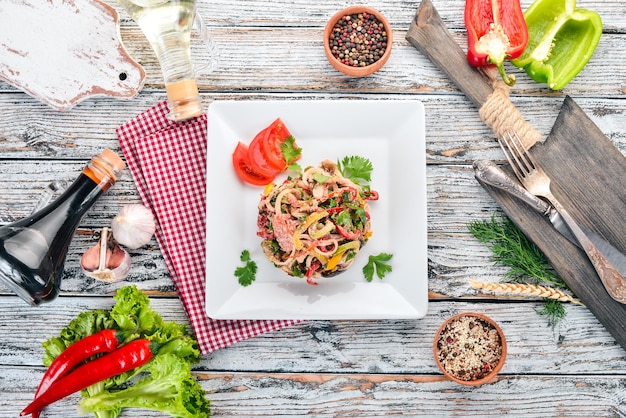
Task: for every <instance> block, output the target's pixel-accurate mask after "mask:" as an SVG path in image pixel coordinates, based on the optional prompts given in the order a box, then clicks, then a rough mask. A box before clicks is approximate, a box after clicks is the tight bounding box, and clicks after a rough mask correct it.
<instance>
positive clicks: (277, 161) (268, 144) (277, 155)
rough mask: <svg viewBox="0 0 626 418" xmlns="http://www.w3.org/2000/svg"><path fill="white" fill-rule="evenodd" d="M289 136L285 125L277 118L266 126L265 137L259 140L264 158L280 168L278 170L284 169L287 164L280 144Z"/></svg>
mask: <svg viewBox="0 0 626 418" xmlns="http://www.w3.org/2000/svg"><path fill="white" fill-rule="evenodd" d="M290 136H291V133H290V132H289V129H287V127H286V126H285V123H284V122H283V121H282V120H281V119H280V118H278V119H276V120H275V121H274V122H272V124H271V125H270V126H268V127H267V129H266V136H265V139H264V140H263V141H262V142H261V149H262V151H263V155H264V156H265V159H266V160H267V161H268V162H269V163H270V164H271V165H273V166H274V167H276V168H280V170H284V169H285V167H286V166H287V161H285V157H284V156H283V152H282V150H281V149H280V144H282V143H283V142H284V141H285V139H287V138H288V137H290Z"/></svg>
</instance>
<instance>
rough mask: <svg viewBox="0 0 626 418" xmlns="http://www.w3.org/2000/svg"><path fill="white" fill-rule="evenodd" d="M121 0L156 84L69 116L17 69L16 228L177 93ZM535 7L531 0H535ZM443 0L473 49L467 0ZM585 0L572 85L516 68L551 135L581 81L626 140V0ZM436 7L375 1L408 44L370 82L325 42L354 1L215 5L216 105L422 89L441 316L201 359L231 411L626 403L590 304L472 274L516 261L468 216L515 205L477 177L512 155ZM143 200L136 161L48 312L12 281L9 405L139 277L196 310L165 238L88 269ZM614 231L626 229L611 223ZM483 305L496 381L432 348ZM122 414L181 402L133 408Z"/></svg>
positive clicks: (175, 316)
mask: <svg viewBox="0 0 626 418" xmlns="http://www.w3.org/2000/svg"><path fill="white" fill-rule="evenodd" d="M107 3H108V4H110V5H111V6H112V7H114V8H116V9H117V10H118V11H119V13H120V19H121V21H120V32H121V39H122V41H123V42H124V46H125V47H126V49H127V51H128V52H129V54H130V55H131V56H132V57H133V58H134V59H135V60H136V61H137V62H139V63H140V64H141V65H142V66H143V67H144V68H145V70H146V82H145V85H144V87H143V90H142V91H141V92H140V94H139V95H138V96H137V97H136V98H134V99H132V100H128V101H119V100H115V99H110V98H91V99H88V100H85V101H83V102H81V103H80V104H78V105H77V106H75V107H73V108H72V109H71V110H69V111H66V112H58V111H55V110H53V109H51V108H50V107H49V106H47V105H45V104H42V103H41V102H39V101H37V100H35V99H33V98H32V97H30V96H28V95H27V94H25V93H23V92H22V91H20V90H19V89H17V88H15V87H13V86H11V85H9V84H8V83H5V82H2V81H0V223H1V224H6V223H9V222H11V221H13V220H16V219H18V218H21V217H24V216H27V215H28V213H29V212H30V210H31V209H32V207H33V205H34V204H35V202H36V201H37V200H38V199H39V197H40V196H41V192H42V190H43V189H44V188H45V186H46V185H47V184H48V183H50V182H51V181H54V180H59V179H64V180H72V179H73V178H74V177H75V176H76V175H77V173H79V172H80V170H81V168H82V167H83V166H84V164H85V163H86V162H87V161H88V160H89V158H90V157H91V156H92V155H94V154H96V153H98V152H99V151H100V150H101V149H102V148H103V147H109V148H112V149H113V150H116V151H119V143H118V142H117V138H116V136H115V128H117V127H118V126H119V125H121V124H123V123H124V122H126V121H127V120H129V119H131V118H132V117H134V116H135V115H137V114H138V113H140V112H142V111H144V110H146V109H147V108H149V107H150V106H153V105H154V104H156V103H158V102H159V101H161V100H164V99H165V90H164V86H163V81H162V76H161V71H160V68H159V66H158V62H157V60H156V57H155V56H154V54H153V52H152V50H151V48H150V46H149V45H148V43H147V41H146V40H145V38H144V37H143V35H142V33H141V31H140V30H139V28H138V27H137V25H136V24H135V23H134V22H133V21H132V20H130V18H129V17H128V16H127V15H125V14H124V12H123V11H122V10H121V9H120V8H119V7H118V6H117V5H116V4H115V1H112V0H107ZM530 3H531V0H523V1H522V7H523V8H524V9H525V8H527V7H528V6H529V5H530ZM433 4H434V5H435V6H436V8H437V11H438V12H439V14H440V16H441V18H442V20H443V21H444V23H445V24H446V26H447V27H448V29H449V30H450V31H451V33H452V37H453V39H455V40H456V42H457V43H458V45H459V46H460V47H461V48H462V49H465V43H466V36H465V29H464V24H463V16H462V10H463V6H464V1H463V0H434V1H433ZM578 4H579V6H580V7H585V8H589V9H592V10H596V11H598V12H599V13H600V15H601V16H602V18H603V24H604V33H603V35H602V38H601V40H600V44H599V45H598V49H597V50H596V53H595V54H594V56H593V57H592V59H591V60H590V62H589V63H588V65H587V66H586V67H585V69H584V70H583V72H582V73H581V74H580V75H579V76H578V77H576V78H575V79H574V80H573V81H572V83H570V84H569V85H568V86H567V87H566V88H565V89H564V90H563V91H562V92H552V91H549V90H547V89H545V88H544V87H543V86H541V85H539V84H537V83H534V82H533V81H532V80H529V79H528V77H527V76H526V75H525V73H523V72H522V71H519V70H516V69H514V68H513V67H511V66H509V67H508V69H510V71H511V73H514V74H515V75H516V76H517V84H516V85H515V87H514V88H513V89H512V90H511V100H512V101H513V103H514V104H515V105H516V106H517V107H518V109H520V111H521V112H522V113H523V114H524V116H525V117H526V119H527V120H528V121H530V122H531V123H532V125H533V127H535V128H536V129H537V130H538V131H539V132H540V133H541V134H542V135H543V137H544V138H545V137H548V135H549V134H550V132H551V130H552V127H553V126H554V124H555V122H556V120H557V117H558V115H559V113H560V111H561V108H562V106H563V102H564V99H565V97H566V96H568V95H569V96H571V97H572V98H573V100H574V101H575V103H576V104H577V105H579V106H580V108H581V109H582V110H583V111H584V113H585V114H586V115H587V116H588V117H589V118H590V119H591V121H592V122H593V123H594V124H595V125H596V126H597V127H598V128H599V130H600V131H601V132H602V133H603V134H604V135H605V136H606V137H607V138H608V141H610V143H611V144H612V145H613V146H615V147H616V148H617V149H619V150H620V152H621V153H622V154H624V153H626V100H625V99H626V63H625V61H624V59H623V57H624V55H626V9H625V8H624V6H623V4H622V2H618V1H615V0H578ZM419 5H420V1H419V0H417V1H383V0H372V1H369V2H368V6H371V7H374V8H376V9H378V10H380V11H381V12H382V13H383V14H385V16H386V17H387V19H388V20H389V21H390V23H391V25H392V27H393V30H394V46H393V53H392V55H391V57H390V59H389V61H388V62H387V64H386V65H385V67H383V69H381V70H380V71H378V72H377V73H376V74H374V75H372V76H369V77H365V78H364V79H359V80H356V79H351V78H349V77H346V76H343V75H342V74H340V73H338V72H337V71H336V70H334V69H333V68H332V67H331V66H330V64H329V63H328V62H327V61H326V59H325V57H324V52H323V48H322V40H321V35H322V32H323V30H324V25H325V23H326V20H327V19H328V18H329V17H330V16H331V15H332V14H333V13H334V12H335V11H337V10H338V9H339V8H340V7H343V6H345V5H343V4H341V5H338V4H337V2H336V1H331V0H320V1H318V2H315V3H313V2H310V1H305V0H273V1H268V0H250V1H243V0H223V1H219V2H218V1H199V2H198V9H199V12H200V14H201V15H202V16H203V18H204V20H205V23H206V24H207V25H208V27H209V29H210V32H211V34H212V36H213V39H214V41H215V42H216V44H217V45H218V48H219V49H220V56H219V60H218V67H217V69H216V70H214V71H213V72H211V73H207V74H202V75H201V76H200V77H199V79H198V81H199V86H200V89H201V95H202V100H203V103H204V105H205V106H207V105H209V104H210V103H211V102H212V101H213V100H218V99H234V100H246V99H256V100H263V99H268V100H269V99H279V100H280V99H298V100H316V99H329V98H330V99H340V98H341V99H346V98H347V99H351V100H380V99H395V100H403V99H407V98H409V99H418V100H420V101H422V102H423V103H424V106H425V108H426V132H427V138H426V155H427V194H426V196H424V198H425V199H427V204H428V275H429V296H430V303H429V312H428V315H426V317H424V318H422V319H420V320H413V321H399V320H383V321H309V322H304V323H301V324H299V325H297V326H293V327H290V328H286V329H283V330H281V331H277V332H273V333H269V334H264V335H262V336H259V337H256V338H253V339H249V340H246V341H243V342H241V343H238V344H235V345H233V346H230V347H228V348H225V349H223V350H219V351H217V352H215V353H212V354H210V355H208V356H205V357H204V358H203V359H202V360H201V362H200V363H199V364H198V365H196V366H195V367H194V373H195V375H196V376H197V377H198V379H199V380H200V383H201V385H202V387H203V388H205V389H206V391H207V397H208V398H209V399H211V400H212V401H213V412H214V416H228V417H251V416H256V417H268V418H269V417H281V416H285V417H288V416H316V417H373V416H381V417H382V416H410V417H414V416H427V417H435V416H440V417H448V416H504V415H507V416H508V415H510V416H520V417H521V416H524V417H612V418H613V417H622V416H626V405H625V402H626V388H625V387H624V379H626V351H625V350H624V349H623V348H622V346H621V345H620V344H619V343H618V341H617V340H616V338H615V337H614V336H613V335H612V334H611V333H610V332H609V331H608V329H607V328H606V327H605V326H604V325H603V324H602V323H601V322H600V321H599V320H598V318H596V316H595V315H594V314H593V313H592V312H591V311H590V309H589V308H587V307H582V306H575V305H566V306H565V310H566V316H565V318H564V319H563V320H561V321H559V322H558V323H557V325H556V326H555V327H552V326H551V325H550V324H549V321H548V319H547V318H546V317H545V316H542V315H539V314H538V313H537V312H538V311H540V310H541V309H542V307H543V302H542V301H541V300H536V299H529V298H516V297H507V296H498V297H495V296H492V295H486V294H481V293H479V292H476V291H475V290H472V289H471V287H470V286H469V284H468V280H469V279H478V280H483V281H488V282H498V281H499V280H501V278H502V276H503V274H504V273H505V272H506V269H504V268H502V267H499V266H495V265H494V264H493V261H492V259H491V256H492V254H491V252H490V251H489V250H488V248H487V247H486V246H485V245H484V244H481V243H479V242H478V241H477V240H475V239H474V238H473V237H472V236H471V234H470V233H469V231H468V229H467V224H468V222H470V221H473V220H480V219H490V218H491V216H493V215H494V214H495V215H497V216H501V215H503V214H504V212H503V210H502V209H501V207H500V205H499V204H498V203H497V202H496V200H494V197H492V195H491V194H490V193H489V192H488V191H487V190H485V189H483V188H482V187H481V186H480V185H479V184H478V183H477V182H476V180H475V179H474V175H473V170H472V162H473V161H474V160H477V159H490V160H494V161H497V162H498V163H503V158H504V157H503V155H502V152H501V150H500V149H499V147H498V145H497V143H496V141H495V140H494V136H493V133H492V132H491V130H490V128H488V127H487V126H485V125H484V123H483V122H482V121H481V120H480V118H479V116H478V112H477V109H476V106H475V104H474V103H473V102H472V101H471V100H470V99H468V98H467V97H466V96H465V94H464V93H463V92H462V91H460V90H459V88H458V87H457V86H456V85H455V83H454V82H453V81H452V80H450V79H449V78H448V76H447V75H446V74H445V73H444V72H442V71H441V70H440V69H438V68H437V67H436V66H435V65H434V64H433V63H432V62H431V61H430V59H429V58H428V57H426V56H425V55H423V54H422V53H420V52H419V51H417V50H416V49H415V48H414V46H413V45H411V44H410V43H409V42H408V41H407V40H406V39H405V38H406V35H407V33H408V30H409V26H410V23H411V22H412V20H413V18H414V16H415V12H416V9H417V8H418V7H419ZM192 44H193V45H194V50H193V55H194V57H195V59H198V60H200V61H201V60H202V59H203V57H204V56H206V52H205V51H203V50H202V49H201V48H200V47H199V45H200V42H199V41H198V39H197V38H195V37H194V38H192ZM368 123H375V121H368ZM579 145H580V146H582V147H584V146H585V143H584V142H580V143H579ZM546 146H549V144H546ZM568 152H570V151H568ZM557 157H558V156H557V155H556V154H555V155H553V157H550V158H555V159H556V158H557ZM542 161H543V160H542ZM559 169H561V168H559ZM562 169H563V170H566V166H565V165H563V167H562ZM555 175H559V174H557V173H555ZM137 202H139V198H138V196H137V192H136V189H135V186H134V184H133V183H132V180H131V178H130V175H129V174H128V173H126V174H125V175H124V176H122V178H121V180H120V181H119V182H118V183H116V185H115V186H114V187H113V188H111V189H110V190H109V191H108V192H107V193H106V194H105V195H104V196H103V197H102V198H101V199H100V200H99V201H98V202H97V203H96V205H94V207H93V208H92V209H91V210H90V211H89V213H88V215H87V216H86V217H85V218H84V220H83V221H82V222H81V225H80V228H79V230H78V232H77V234H76V235H75V237H74V240H73V242H72V245H71V247H70V253H69V255H68V259H67V262H66V270H65V276H64V280H63V286H62V292H61V296H60V297H59V299H58V300H57V301H55V302H54V303H51V304H47V305H45V306H42V307H39V308H31V307H29V306H27V305H26V304H24V303H23V302H22V301H21V300H20V299H19V298H17V297H16V296H14V295H13V294H11V293H10V292H9V291H8V290H7V289H5V288H3V287H1V286H0V340H1V343H0V416H2V417H14V416H17V415H18V413H19V411H20V410H21V409H22V408H23V406H24V405H25V404H27V403H28V401H30V399H32V396H33V393H34V392H35V390H36V387H37V384H38V382H39V379H40V378H41V376H42V375H43V372H44V370H45V369H44V367H43V365H42V363H41V358H42V355H43V350H42V347H41V343H42V342H43V341H44V340H45V339H47V338H49V337H51V336H54V335H55V334H57V333H58V332H59V330H60V329H61V328H63V327H64V326H65V325H66V324H67V323H68V322H69V321H70V320H71V319H72V318H74V317H75V316H76V315H77V314H78V313H79V312H82V311H85V310H89V309H97V308H108V307H110V306H112V304H113V299H112V295H113V294H114V292H115V290H116V289H117V288H118V287H119V286H121V285H124V284H129V283H131V284H135V285H137V286H138V287H139V288H140V289H142V290H143V291H145V292H146V293H148V294H149V295H150V298H151V303H152V305H153V307H154V308H155V309H156V310H157V311H159V312H160V313H161V314H162V315H163V316H164V318H165V319H167V320H175V321H179V322H181V323H187V319H186V315H185V312H184V311H183V309H182V306H181V303H180V301H179V299H178V298H177V296H176V293H175V289H174V288H173V286H172V283H171V280H170V278H169V275H168V273H167V269H166V267H165V264H164V262H163V258H162V255H161V253H160V250H159V248H158V246H157V244H156V241H154V240H153V241H152V242H151V243H150V244H149V245H147V246H145V247H142V248H140V249H138V250H133V251H131V256H132V259H133V266H132V269H131V273H130V275H129V277H128V279H127V281H126V282H124V283H121V284H106V283H101V282H97V281H95V280H92V279H90V278H87V277H85V276H84V275H83V274H82V272H81V271H80V267H79V264H78V261H79V258H80V256H81V255H82V253H83V252H84V251H85V250H86V249H87V248H88V247H89V246H91V245H93V244H94V243H95V239H96V238H95V234H96V233H97V232H98V231H99V229H101V228H102V227H103V226H107V225H108V224H109V223H110V220H111V219H112V217H113V216H114V215H115V214H116V213H117V212H118V211H119V209H120V208H121V206H123V205H124V204H127V203H137ZM588 203H589V202H587V201H583V202H578V203H577V204H576V206H575V210H576V211H577V213H578V214H584V215H585V216H588V218H586V219H588V221H589V222H590V223H591V222H595V218H594V217H593V216H592V215H591V214H589V212H588V211H589V208H588V207H587V204H588ZM520 210H521V209H520ZM572 211H574V208H572ZM622 213H623V212H622ZM600 218H601V219H604V218H603V217H600ZM622 219H623V217H622ZM602 222H607V220H603V221H602ZM622 222H623V221H622ZM588 226H593V227H595V226H596V225H588ZM544 228H549V225H547V224H546V225H545V226H544ZM599 232H602V233H603V235H605V237H606V238H607V239H611V240H614V239H619V240H623V239H624V237H623V235H622V234H623V232H622V231H618V230H613V229H611V228H609V227H608V224H607V225H602V224H601V225H600V231H599ZM620 242H621V243H620V244H619V245H624V243H623V241H620ZM559 244H560V245H563V246H565V245H569V243H567V242H565V241H564V242H562V243H559V242H558V240H557V238H556V237H555V244H554V245H559ZM565 249H566V253H568V252H569V251H570V249H569V248H565ZM622 249H624V247H622ZM574 256H576V257H579V256H580V254H576V253H575V252H574V254H573V255H572V257H574ZM577 259H579V260H580V258H577ZM564 260H567V258H564ZM465 311H477V312H481V313H484V314H487V315H489V316H490V317H492V318H493V319H495V320H496V321H497V322H498V323H499V324H500V326H501V327H502V328H503V330H504V332H505V334H506V337H507V341H508V349H509V352H508V357H507V361H506V363H505V366H504V368H503V370H502V373H501V374H500V376H499V379H498V381H496V382H495V383H493V384H490V385H484V386H481V387H479V388H466V387H461V386H459V385H457V384H454V383H452V382H449V381H446V380H444V379H443V376H442V374H441V373H440V372H439V371H438V369H437V368H436V365H435V361H434V358H433V354H432V338H433V337H434V333H435V331H436V330H437V327H438V326H439V325H440V324H441V322H442V321H443V320H444V319H446V318H448V317H449V316H452V315H454V314H456V313H459V312H465ZM77 400H78V396H77V395H74V396H72V397H69V398H68V399H66V400H63V401H61V402H59V403H58V404H55V405H54V406H53V407H52V408H50V409H49V411H47V412H48V413H47V415H45V416H51V417H70V418H73V417H78V416H79V415H78V413H77V412H76V402H77ZM122 416H129V417H130V416H133V417H157V416H164V415H163V414H158V413H153V412H150V411H138V410H134V411H131V410H129V411H125V412H124V413H123V414H122Z"/></svg>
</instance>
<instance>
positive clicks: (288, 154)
mask: <svg viewBox="0 0 626 418" xmlns="http://www.w3.org/2000/svg"><path fill="white" fill-rule="evenodd" d="M280 150H281V152H282V153H283V157H285V161H286V162H287V165H290V164H293V162H294V161H296V160H297V159H298V158H300V156H301V155H302V148H300V147H298V146H296V139H295V138H294V137H293V135H290V136H288V137H287V138H285V140H284V141H283V142H281V143H280Z"/></svg>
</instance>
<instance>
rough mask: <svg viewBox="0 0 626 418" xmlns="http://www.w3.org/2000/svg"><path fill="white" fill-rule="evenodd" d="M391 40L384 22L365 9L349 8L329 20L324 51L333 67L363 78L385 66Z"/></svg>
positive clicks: (378, 16) (325, 32)
mask: <svg viewBox="0 0 626 418" xmlns="http://www.w3.org/2000/svg"><path fill="white" fill-rule="evenodd" d="M392 41H393V36H392V32H391V26H390V25H389V22H388V21H387V19H386V18H385V17H384V16H383V15H382V14H381V13H380V12H379V11H377V10H375V9H372V8H370V7H366V6H350V7H347V8H345V9H343V10H340V11H338V12H337V13H335V14H334V15H333V17H331V18H330V19H329V20H328V23H327V24H326V28H325V30H324V51H325V53H326V58H327V59H328V61H329V62H330V63H331V65H332V66H333V67H335V68H336V69H337V70H339V71H341V72H342V73H344V74H347V75H350V76H354V77H363V76H366V75H370V74H372V73H374V72H376V71H378V70H379V69H380V68H382V66H383V65H385V63H386V62H387V60H388V59H389V55H390V54H391V43H392Z"/></svg>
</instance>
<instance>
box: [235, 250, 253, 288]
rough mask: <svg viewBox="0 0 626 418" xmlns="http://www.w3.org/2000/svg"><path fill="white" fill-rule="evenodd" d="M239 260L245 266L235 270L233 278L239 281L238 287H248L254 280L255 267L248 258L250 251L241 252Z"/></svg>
mask: <svg viewBox="0 0 626 418" xmlns="http://www.w3.org/2000/svg"><path fill="white" fill-rule="evenodd" d="M239 259H240V260H241V262H242V263H245V264H244V265H243V266H242V267H237V268H236V269H235V277H237V279H238V280H239V284H240V285H242V286H249V285H251V284H252V282H253V281H254V280H255V279H256V271H257V265H256V263H255V262H254V261H252V259H251V258H250V251H248V250H243V251H242V252H241V256H240V257H239Z"/></svg>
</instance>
